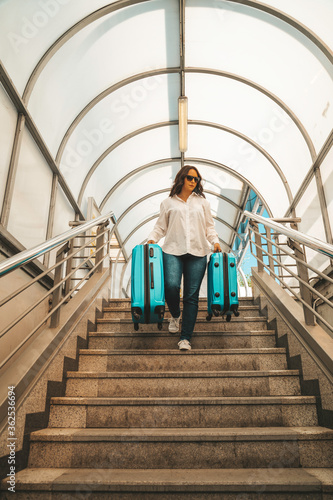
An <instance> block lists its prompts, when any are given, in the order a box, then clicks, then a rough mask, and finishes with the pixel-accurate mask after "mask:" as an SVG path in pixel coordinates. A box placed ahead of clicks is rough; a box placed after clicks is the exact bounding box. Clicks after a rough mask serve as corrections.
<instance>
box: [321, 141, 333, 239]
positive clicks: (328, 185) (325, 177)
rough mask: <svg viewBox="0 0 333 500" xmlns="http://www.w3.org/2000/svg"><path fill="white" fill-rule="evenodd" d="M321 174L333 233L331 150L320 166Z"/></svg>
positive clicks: (332, 167) (332, 153) (332, 164)
mask: <svg viewBox="0 0 333 500" xmlns="http://www.w3.org/2000/svg"><path fill="white" fill-rule="evenodd" d="M320 172H321V177H322V181H323V184H324V192H325V197H326V203H327V209H328V214H329V218H330V222H331V230H332V231H333V150H332V149H331V150H330V151H329V153H328V154H327V156H326V157H325V159H324V161H323V163H322V164H321V165H320Z"/></svg>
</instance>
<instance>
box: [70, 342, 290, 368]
mask: <svg viewBox="0 0 333 500" xmlns="http://www.w3.org/2000/svg"><path fill="white" fill-rule="evenodd" d="M286 369H287V360H286V349H284V348H273V349H270V348H256V349H224V350H219V349H214V350H209V349H195V350H191V351H179V350H178V348H176V349H173V350H168V349H163V350H158V349H156V350H147V349H143V350H141V349H137V350H132V351H128V350H120V349H119V350H108V349H82V350H80V351H79V371H90V372H94V371H95V372H106V371H117V372H118V371H126V372H128V371H154V372H157V371H162V372H164V371H170V370H171V371H192V370H195V371H221V370H222V371H225V370H227V371H229V370H231V371H235V370H242V371H244V370H260V371H262V370H264V371H267V370H286Z"/></svg>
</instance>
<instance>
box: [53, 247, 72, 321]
mask: <svg viewBox="0 0 333 500" xmlns="http://www.w3.org/2000/svg"><path fill="white" fill-rule="evenodd" d="M67 252H68V244H67V243H66V245H64V246H63V247H61V248H60V249H59V250H58V252H57V255H56V263H57V264H58V263H59V265H57V267H56V269H55V271H54V286H56V287H57V288H56V289H55V290H54V292H53V294H52V308H51V309H55V308H56V307H57V305H58V304H59V303H60V301H61V292H62V286H61V285H60V283H61V281H62V271H63V265H64V263H61V264H60V262H61V261H62V260H64V257H65V254H66V253H67ZM57 285H58V286H57ZM59 321H60V307H58V309H56V311H54V313H53V314H52V315H51V321H50V327H51V328H56V327H57V326H58V325H59Z"/></svg>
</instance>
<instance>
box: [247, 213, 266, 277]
mask: <svg viewBox="0 0 333 500" xmlns="http://www.w3.org/2000/svg"><path fill="white" fill-rule="evenodd" d="M250 225H251V227H253V229H254V241H255V243H256V256H257V262H258V272H259V273H261V272H262V271H263V270H264V265H263V263H262V262H263V261H264V256H263V251H262V246H261V236H260V234H259V227H258V224H257V223H256V222H254V221H250Z"/></svg>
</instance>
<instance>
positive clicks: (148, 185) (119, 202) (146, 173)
mask: <svg viewBox="0 0 333 500" xmlns="http://www.w3.org/2000/svg"><path fill="white" fill-rule="evenodd" d="M179 167H180V165H179V164H178V163H177V164H171V163H169V164H165V163H164V164H162V165H154V166H151V167H149V168H147V169H145V170H141V171H140V172H138V173H136V174H134V175H132V176H131V177H129V178H128V179H127V180H126V181H124V182H123V183H122V184H121V185H120V186H119V188H118V189H116V190H115V191H114V192H113V193H112V195H111V196H110V198H109V199H108V201H107V203H106V204H105V206H104V207H103V212H108V211H109V210H113V211H114V213H115V215H116V217H117V218H119V217H120V216H121V215H122V214H123V213H124V212H125V210H127V208H128V207H130V206H131V205H132V204H133V203H134V202H136V201H138V200H140V199H141V198H143V197H144V196H147V195H149V194H151V193H152V192H154V191H158V190H161V189H170V188H171V185H172V179H173V178H174V177H175V173H176V172H177V171H178V169H179ZM139 186H140V188H139V189H138V187H139ZM168 196H169V191H166V192H165V193H162V194H161V195H159V197H161V201H160V203H161V202H162V201H163V200H164V199H165V198H167V197H168ZM155 198H158V196H156V195H155V196H154V197H153V199H154V203H153V205H152V202H151V201H150V199H149V201H148V200H147V202H146V203H147V207H146V208H145V210H144V218H146V217H149V214H150V213H151V210H153V212H152V213H157V212H159V205H158V206H157V208H156V203H157V202H156V201H155ZM142 211H143V205H142V204H141V205H140V210H137V209H134V213H135V220H137V221H138V224H139V223H140V222H141V221H142V220H143V219H142V218H141V215H142ZM131 217H132V218H133V213H132V214H131ZM137 218H138V219H137ZM132 222H133V221H132Z"/></svg>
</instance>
